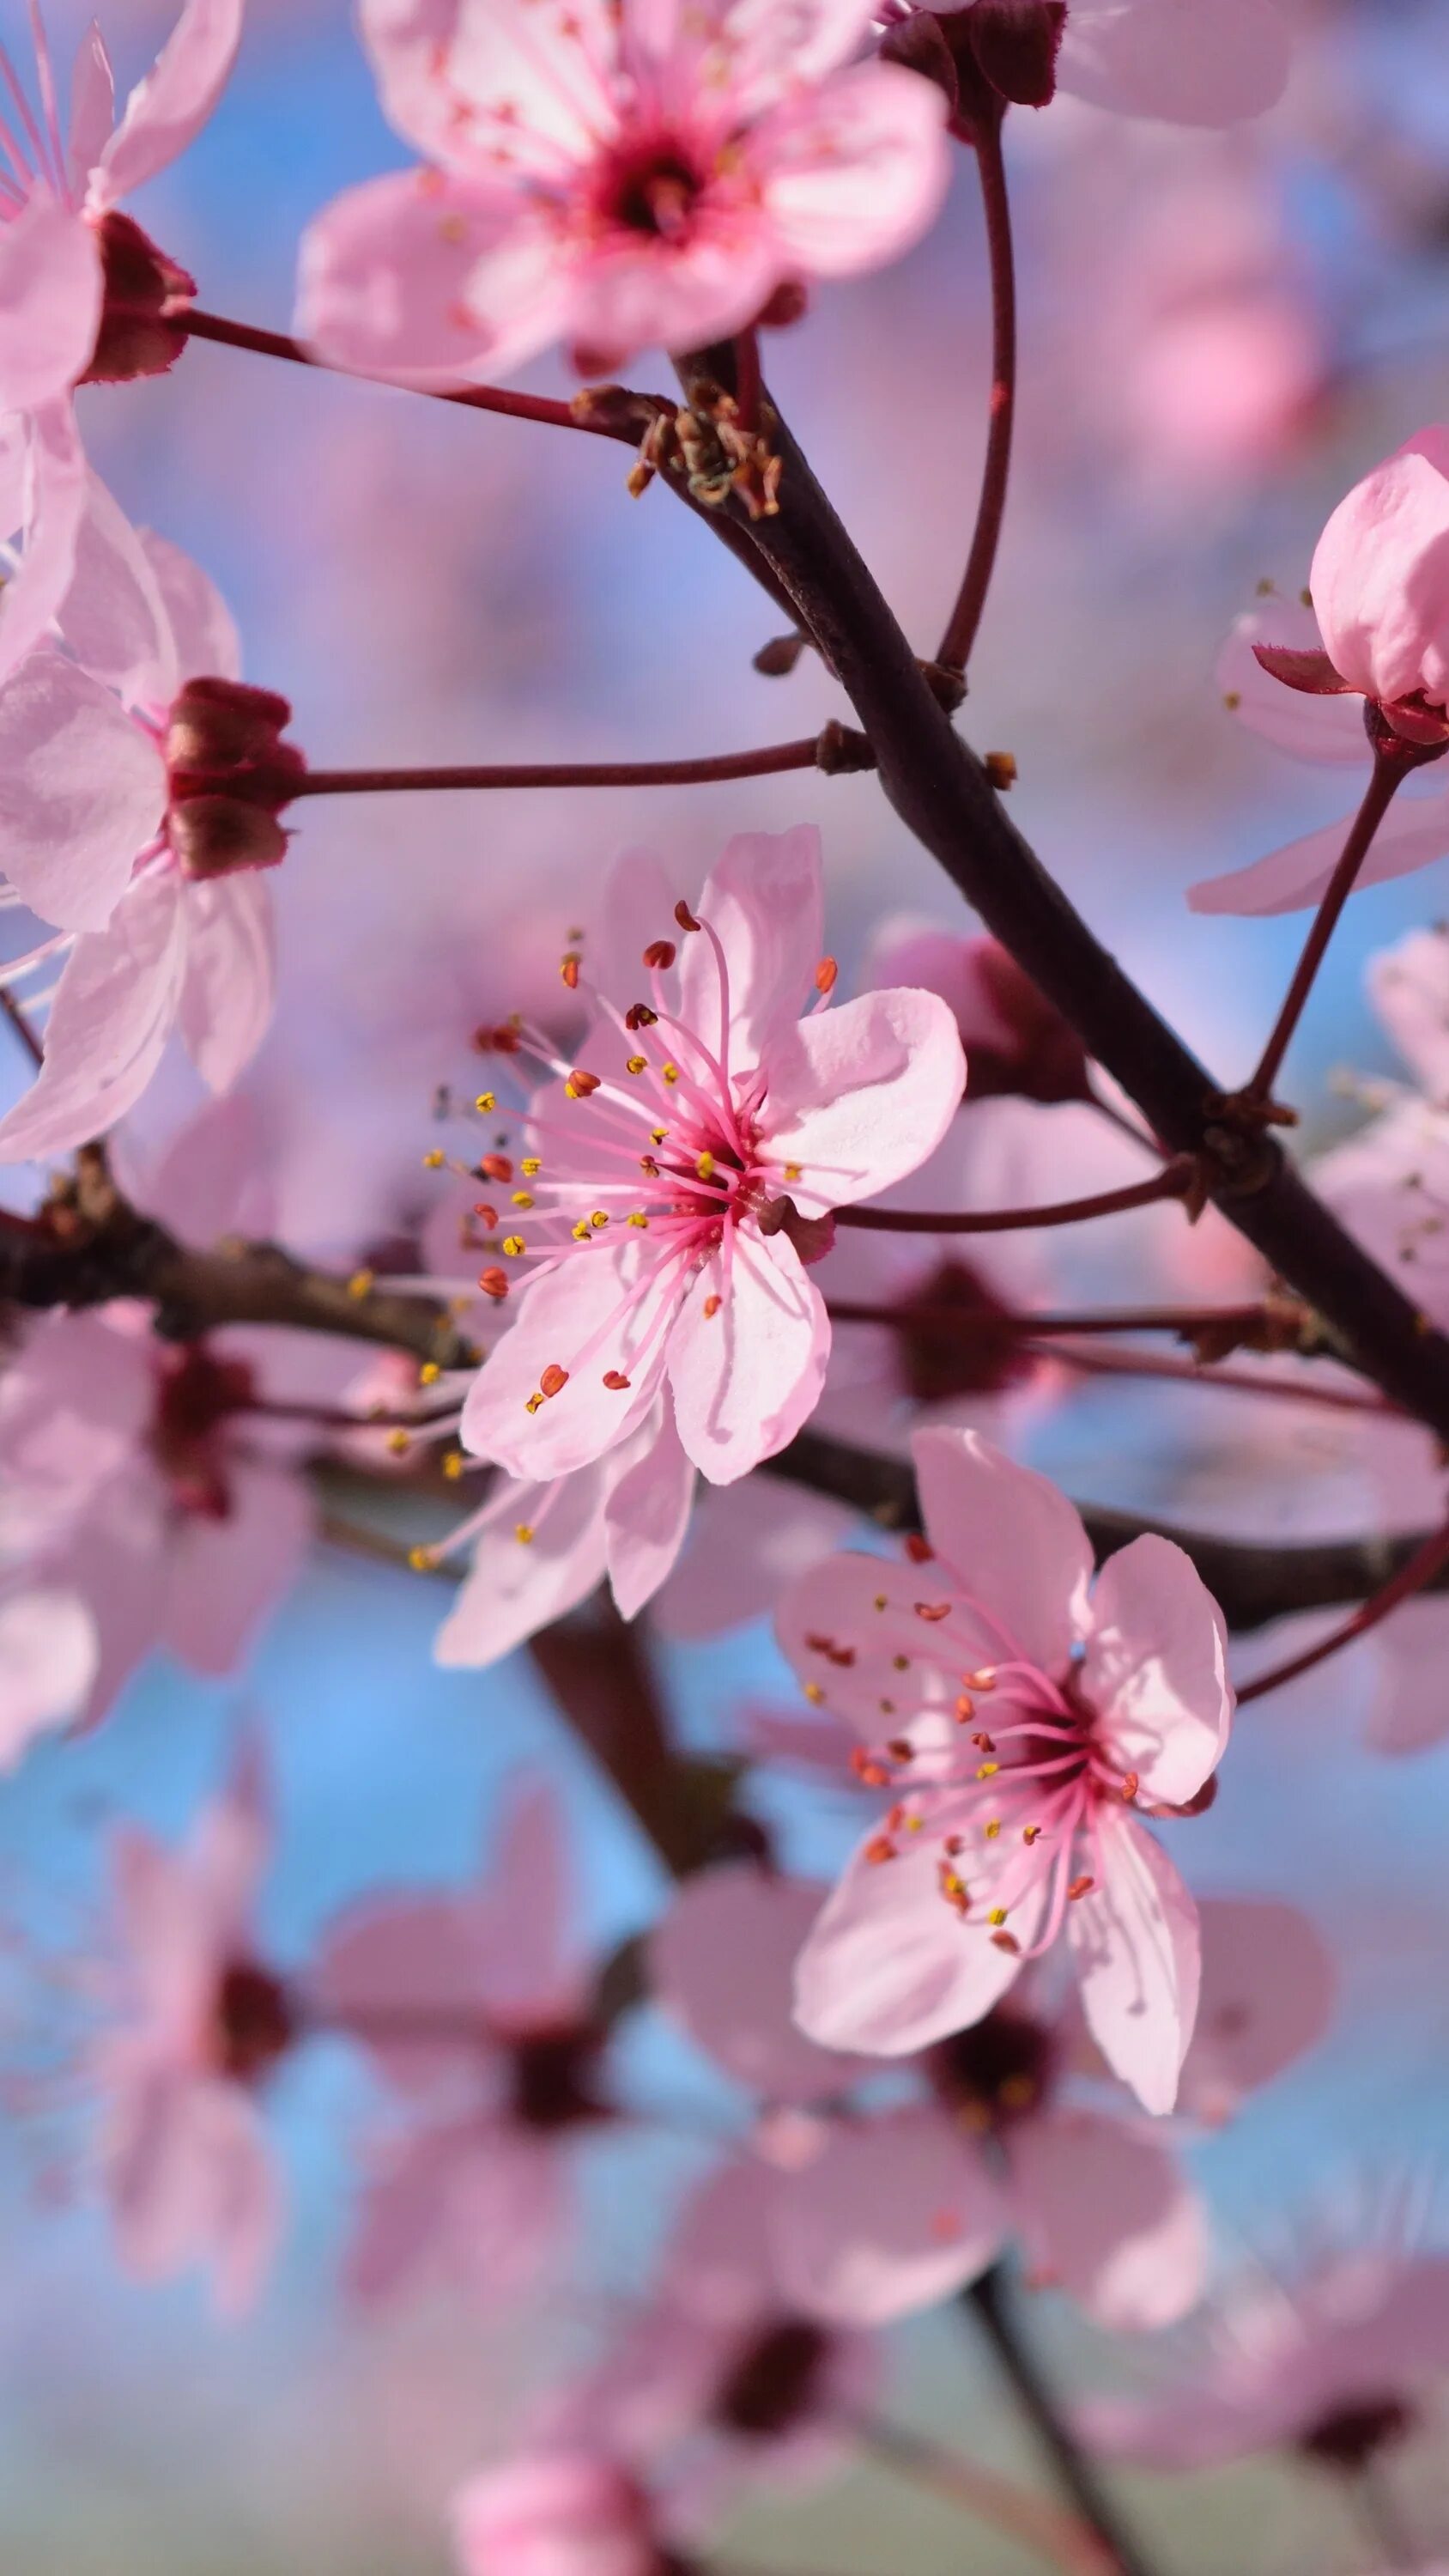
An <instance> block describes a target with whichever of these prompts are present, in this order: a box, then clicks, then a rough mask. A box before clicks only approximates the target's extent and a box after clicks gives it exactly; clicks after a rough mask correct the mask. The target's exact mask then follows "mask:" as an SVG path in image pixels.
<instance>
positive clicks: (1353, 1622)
mask: <svg viewBox="0 0 1449 2576" xmlns="http://www.w3.org/2000/svg"><path fill="white" fill-rule="evenodd" d="M1445 1564H1449V1522H1446V1523H1445V1525H1444V1527H1443V1529H1439V1530H1435V1532H1434V1533H1433V1536H1432V1537H1430V1538H1426V1539H1425V1541H1424V1544H1423V1546H1422V1547H1421V1548H1419V1549H1418V1550H1417V1551H1416V1553H1415V1554H1414V1555H1413V1556H1411V1557H1410V1559H1409V1562H1408V1564H1407V1565H1406V1566H1403V1567H1401V1569H1400V1571H1399V1572H1398V1573H1397V1574H1396V1575H1395V1576H1394V1577H1393V1580H1392V1581H1391V1582H1389V1583H1385V1584H1383V1585H1382V1586H1381V1588H1380V1589H1379V1590H1378V1591H1377V1592H1374V1593H1371V1594H1370V1596H1369V1598H1368V1600H1367V1601H1364V1602H1362V1603H1361V1604H1360V1606H1359V1608H1358V1609H1357V1610H1355V1611H1354V1613H1353V1615H1352V1617H1351V1618H1348V1619H1345V1620H1344V1621H1343V1622H1342V1624H1341V1626H1339V1627H1337V1628H1335V1629H1334V1630H1333V1632H1332V1634H1331V1635H1330V1636H1327V1637H1320V1639H1319V1641H1318V1643H1317V1645H1316V1646H1308V1647H1306V1648H1305V1650H1304V1652H1303V1653H1302V1654H1301V1655H1292V1656H1290V1657H1289V1659H1288V1661H1287V1663H1286V1664H1275V1665H1274V1666H1273V1668H1272V1670H1271V1672H1266V1673H1259V1674H1258V1675H1257V1676H1256V1678H1255V1679H1254V1680H1253V1681H1250V1682H1245V1683H1244V1684H1243V1687H1242V1689H1241V1690H1240V1691H1239V1693H1238V1706H1239V1707H1240V1708H1241V1707H1242V1706H1243V1703H1244V1701H1245V1700H1250V1699H1261V1698H1262V1697H1263V1695H1264V1693H1265V1692H1266V1691H1271V1690H1278V1689H1280V1688H1281V1687H1282V1685H1283V1683H1284V1682H1291V1681H1296V1680H1297V1678H1298V1676H1299V1674H1300V1673H1311V1672H1312V1670H1313V1668H1314V1666H1315V1664H1323V1663H1326V1662H1327V1661H1328V1658H1329V1656H1330V1655H1336V1654H1338V1653H1339V1651H1340V1649H1341V1648H1342V1647H1344V1646H1351V1645H1352V1644H1353V1641H1354V1639H1355V1637H1363V1636H1367V1634H1368V1631H1369V1630H1370V1628H1377V1626H1378V1625H1379V1622H1380V1620H1382V1619H1387V1617H1388V1615H1389V1612H1390V1611H1391V1610H1397V1609H1398V1607H1399V1604H1400V1602H1402V1601H1412V1599H1413V1597H1414V1594H1415V1593H1416V1592H1422V1591H1423V1589H1424V1586H1425V1585H1426V1584H1427V1583H1432V1582H1433V1579H1434V1577H1435V1575H1436V1574H1437V1573H1438V1571H1439V1568H1440V1567H1441V1565H1445Z"/></svg>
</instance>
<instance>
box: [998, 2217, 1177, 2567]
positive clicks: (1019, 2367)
mask: <svg viewBox="0 0 1449 2576" xmlns="http://www.w3.org/2000/svg"><path fill="white" fill-rule="evenodd" d="M962 2297H963V2298H964V2300H965V2302H966V2304H967V2306H968V2307H969V2308H970V2309H971V2311H972V2313H973V2315H974V2316H975V2318H976V2321H977V2323H978V2325H979V2326H980V2327H981V2329H982V2331H983V2333H984V2334H985V2336H986V2340H987V2342H988V2343H989V2344H990V2346H991V2350H992V2353H993V2355H994V2356H995V2359H996V2361H997V2363H998V2364H999V2366H1000V2368H1001V2370H1002V2373H1003V2375H1004V2376H1005V2378H1006V2379H1007V2381H1008V2382H1009V2384H1010V2386H1011V2388H1012V2391H1013V2393H1014V2394H1015V2397H1016V2400H1017V2403H1018V2405H1019V2406H1020V2407H1021V2410H1022V2413H1023V2414H1024V2415H1025V2416H1026V2418H1027V2421H1028V2423H1029V2424H1030V2425H1031V2426H1032V2429H1033V2431H1034V2432H1035V2433H1036V2436H1037V2439H1038V2440H1039V2442H1040V2443H1041V2446H1042V2448H1043V2450H1044V2451H1045V2452H1046V2454H1047V2456H1048V2458H1049V2459H1050V2461H1051V2463H1052V2466H1053V2468H1054V2469H1055V2471H1056V2474H1057V2478H1058V2481H1059V2482H1060V2485H1061V2488H1062V2491H1063V2493H1064V2494H1065V2495H1067V2496H1069V2497H1070V2499H1071V2501H1072V2504H1073V2505H1074V2506H1075V2508H1076V2510H1077V2512H1078V2513H1079V2514H1080V2515H1081V2516H1082V2519H1083V2521H1084V2522H1086V2523H1088V2524H1089V2525H1090V2527H1091V2529H1092V2530H1093V2531H1094V2532H1095V2533H1096V2534H1097V2537H1098V2539H1099V2540H1100V2541H1101V2544H1102V2549H1103V2553H1104V2556H1105V2560H1106V2564H1107V2565H1108V2566H1109V2567H1111V2568H1112V2569H1114V2570H1116V2571H1117V2576H1151V2567H1150V2562H1149V2561H1148V2560H1147V2559H1146V2558H1145V2557H1144V2556H1143V2554H1142V2551H1141V2550H1140V2549H1139V2547H1138V2545H1137V2543H1136V2541H1135V2540H1133V2539H1132V2538H1131V2536H1130V2535H1129V2533H1128V2532H1127V2531H1126V2530H1125V2529H1124V2527H1123V2524H1122V2522H1121V2519H1120V2517H1119V2515H1118V2512H1117V2508H1116V2505H1115V2504H1114V2503H1113V2501H1112V2499H1111V2497H1110V2496H1109V2495H1108V2493H1107V2491H1106V2488H1105V2487H1104V2486H1103V2484H1102V2481H1101V2479H1100V2478H1099V2477H1098V2475H1097V2471H1096V2468H1095V2467H1094V2465H1093V2463H1092V2461H1091V2460H1090V2459H1089V2458H1088V2456H1087V2454H1086V2452H1085V2451H1084V2450H1083V2449H1082V2446H1081V2444H1080V2442H1079V2441H1078V2440H1077V2438H1076V2435H1075V2434H1074V2433H1073V2431H1072V2429H1071V2426H1070V2424H1069V2423H1068V2421H1067V2418H1066V2416H1065V2414H1064V2412H1063V2410H1062V2408H1061V2407H1060V2406H1059V2405H1058V2404H1057V2401H1056V2398H1055V2396H1054V2395H1053V2393H1052V2390H1051V2388H1050V2386H1049V2385H1048V2383H1047V2380H1046V2377H1045V2374H1044V2373H1043V2372H1042V2370H1041V2368H1040V2367H1039V2365H1038V2363H1037V2360H1036V2357H1035V2355H1034V2354H1033V2352H1032V2351H1031V2348H1030V2346H1029V2344H1028V2343H1027V2341H1026V2339H1025V2337H1024V2336H1023V2334H1022V2331H1021V2327H1020V2325H1019V2323H1018V2321H1017V2319H1016V2317H1015V2316H1014V2314H1013V2312H1012V2304H1011V2300H1010V2294H1009V2292H1008V2289H1007V2285H1006V2280H1005V2276H1004V2274H1003V2272H1002V2269H1001V2266H1000V2265H999V2264H996V2265H993V2267H992V2269H991V2270H990V2271H989V2272H983V2273H982V2275H981V2278H980V2280H979V2281H974V2282H973V2283H972V2285H971V2287H970V2288H969V2289H968V2290H965V2291H963V2292H962Z"/></svg>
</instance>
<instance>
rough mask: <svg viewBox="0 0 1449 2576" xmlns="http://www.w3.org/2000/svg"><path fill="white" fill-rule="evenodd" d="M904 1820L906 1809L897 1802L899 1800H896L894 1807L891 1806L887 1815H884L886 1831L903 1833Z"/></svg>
mask: <svg viewBox="0 0 1449 2576" xmlns="http://www.w3.org/2000/svg"><path fill="white" fill-rule="evenodd" d="M905 1822H906V1811H905V1808H904V1807H903V1806H901V1805H900V1804H899V1802H897V1804H896V1805H895V1806H894V1807H892V1809H891V1811H890V1813H889V1815H888V1816H887V1817H886V1831H887V1832H888V1833H892V1834H899V1833H903V1832H904V1830H905Z"/></svg>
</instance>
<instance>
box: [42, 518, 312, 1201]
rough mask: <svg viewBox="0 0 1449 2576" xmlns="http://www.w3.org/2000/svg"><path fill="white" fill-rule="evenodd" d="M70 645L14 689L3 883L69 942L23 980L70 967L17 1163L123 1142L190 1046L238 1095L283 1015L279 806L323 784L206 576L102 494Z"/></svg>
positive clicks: (74, 595) (49, 1024) (54, 1006)
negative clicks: (124, 1130)
mask: <svg viewBox="0 0 1449 2576" xmlns="http://www.w3.org/2000/svg"><path fill="white" fill-rule="evenodd" d="M62 631H63V635H64V638H65V642H66V644H67V645H68V647H69V650H68V651H66V652H61V651H57V650H56V649H55V648H54V646H52V645H50V644H46V645H42V646H41V647H39V648H38V649H37V650H36V651H35V652H33V653H31V654H30V655H28V656H27V658H26V659H25V660H24V661H23V662H21V664H20V665H19V667H18V668H17V669H16V670H14V671H13V672H12V673H11V675H10V677H9V678H8V679H7V680H5V681H4V682H3V684H0V768H3V778H4V784H3V788H0V867H3V869H4V872H5V874H6V876H7V877H8V878H9V880H10V883H11V884H12V885H13V886H14V888H15V890H16V892H17V893H18V894H19V895H20V897H21V898H22V900H23V901H24V902H25V903H27V904H28V905H29V906H30V907H31V909H32V910H33V911H35V912H37V913H39V914H40V915H41V917H42V919H44V920H47V921H53V922H55V923H57V924H58V925H59V927H60V932H61V934H62V935H61V936H59V937H57V938H53V939H48V940H45V941H43V942H42V943H41V944H40V946H39V947H38V948H37V949H35V950H34V951H33V952H32V954H31V957H30V959H29V960H28V961H23V962H24V963H25V964H26V965H27V966H29V967H34V968H40V967H50V966H52V965H53V961H54V960H55V958H56V957H57V956H60V955H64V956H65V961H66V962H65V965H64V969H63V971H62V973H61V976H60V980H59V983H58V985H57V986H56V989H55V993H54V997H53V999H52V1001H51V1002H50V1005H49V1009H48V1015H47V1020H46V1029H45V1061H44V1064H43V1066H42V1068H41V1070H40V1073H39V1074H38V1076H37V1078H36V1080H35V1082H34V1083H33V1085H32V1086H31V1089H30V1090H29V1092H28V1093H27V1094H26V1096H25V1098H24V1099H23V1100H22V1101H20V1102H19V1103H18V1104H17V1106H16V1107H15V1108H14V1109H12V1110H11V1111H10V1113H9V1115H8V1116H7V1117H6V1118H5V1119H3V1120H0V1160H4V1161H9V1162H19V1161H24V1160H27V1159H29V1158H31V1157H35V1156H44V1155H49V1154H60V1153H65V1152H68V1151H69V1150H70V1149H71V1148H72V1147H74V1146H76V1145H79V1144H82V1143H84V1142H85V1140H86V1139H87V1138H88V1137H91V1136H95V1135H99V1134H102V1133H104V1132H105V1130H106V1129H107V1128H109V1127H111V1126H113V1125H114V1123H115V1121H116V1120H117V1119H118V1118H120V1117H121V1116H122V1115H123V1114H124V1113H125V1111H126V1110H128V1109H130V1108H131V1107H132V1106H133V1105H134V1103H135V1102H136V1101H137V1100H138V1099H139V1098H140V1096H141V1093H142V1092H143V1091H144V1090H145V1088H146V1085H147V1083H148V1082H149V1081H150V1079H151V1077H152V1075H153V1074H154V1072H155V1071H156V1068H157V1066H158V1064H159V1063H160V1060H161V1056H162V1053H163V1051H164V1049H165V1046H166V1042H167V1039H168V1037H169V1036H170V1034H171V1032H172V1030H173V1029H179V1031H180V1034H181V1036H182V1038H183V1040H184V1042H185V1045H186V1048H187V1051H188V1053H189V1054H190V1056H191V1058H192V1061H193V1062H194V1064H195V1065H196V1068H197V1070H198V1072H199V1073H200V1074H201V1076H202V1078H203V1080H204V1081H205V1082H206V1083H207V1084H208V1085H209V1086H210V1088H211V1089H212V1090H213V1091H217V1092H221V1091H225V1090H227V1089H228V1088H229V1087H230V1085H231V1084H232V1083H233V1082H234V1081H235V1080H236V1078H237V1076H238V1074H239V1073H240V1072H241V1071H242V1069H243V1067H244V1066H245V1065H246V1064H247V1063H248V1062H249V1061H250V1059H251V1057H252V1056H253V1055H254V1054H255V1052H256V1049H257V1047H258V1046H259V1045H260V1043H261V1040H262V1038H263V1036H264V1035H265V1032H266V1028H267V1025H268V1022H269V1020H270V1018H271V1011H272V998H273V981H274V962H273V939H272V915H271V900H270V897H269V895H268V893H267V891H266V888H265V886H264V885H263V883H262V879H261V876H260V874H259V871H260V870H261V869H263V868H265V867H268V866H271V865H272V864H274V863H275V861H276V860H277V859H279V858H280V857H281V855H282V853H283V851H284V850H285V847H286V840H287V836H286V833H285V832H284V831H283V829H282V827H281V825H280V824H279V823H278V822H277V819H276V806H277V802H278V801H279V799H280V801H285V782H286V780H287V779H288V778H290V777H291V776H292V775H293V774H294V773H295V771H296V770H298V769H300V767H301V759H300V755H299V754H297V753H296V752H293V751H292V750H291V749H290V747H289V746H287V745H285V744H284V743H282V741H281V739H280V735H281V729H282V727H283V725H285V723H286V722H287V721H288V717H289V712H290V711H289V709H288V708H287V705H286V701H285V700H284V699H281V698H274V697H272V696H271V695H270V694H269V693H268V692H266V691H263V690H253V689H248V688H247V687H245V685H244V684H243V683H242V682H241V680H240V678H239V676H238V675H239V667H240V648H239V645H238V641H237V636H236V629H235V627H234V625H233V623H232V620H231V617H230V615H229V613H228V611H227V609H226V608H225V606H224V604H223V602H222V600H221V599H220V597H219V596H218V594H217V592H216V591H215V590H214V589H213V588H212V585H211V583H210V582H209V581H208V580H207V578H206V576H205V574H204V573H202V572H201V571H200V570H199V569H198V567H197V566H196V565H195V564H193V563H191V562H190V561H189V560H188V558H187V557H186V556H185V555H183V554H181V553H180V552H179V551H178V550H177V549H176V548H175V547H174V546H171V545H169V544H167V543H166V542H165V541H164V540H163V539H161V538H158V537H153V536H150V535H139V536H138V535H137V534H136V532H135V531H134V530H133V529H132V528H131V527H130V526H129V525H128V523H127V522H126V520H125V518H124V517H123V516H122V514H121V512H120V511H119V510H118V509H117V507H116V505H115V503H114V501H112V499H111V498H110V495H109V494H108V493H107V492H106V491H105V490H104V488H103V487H102V486H101V485H100V484H99V483H97V482H95V481H94V479H93V480H92V482H91V485H90V493H89V501H88V505H87V511H86V517H85V521H84V524H83V527H82V529H81V534H80V551H79V560H78V567H77V573H76V579H75V583H74V585H73V587H72V590H71V593H70V596H69V598H68V600H67V603H66V607H65V611H64V616H63V629H62ZM183 684H184V685H183ZM274 787H275V790H276V792H275V793H274V792H273V791H274ZM254 790H255V792H256V795H257V796H259V797H260V801H259V802H258V801H255V797H254V792H253V791H254ZM9 971H10V973H11V975H12V976H13V975H15V974H16V973H17V971H18V969H17V968H16V967H12V968H11V969H10V970H9Z"/></svg>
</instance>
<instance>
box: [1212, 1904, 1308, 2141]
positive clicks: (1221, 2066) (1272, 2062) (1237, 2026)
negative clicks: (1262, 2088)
mask: <svg viewBox="0 0 1449 2576" xmlns="http://www.w3.org/2000/svg"><path fill="white" fill-rule="evenodd" d="M1198 1924H1199V1930H1200V1933H1201V1936H1202V1979H1201V1989H1200V1992H1199V1996H1198V2008H1197V2024H1196V2027H1195V2029H1194V2031H1193V2036H1192V2046H1191V2047H1190V2048H1189V2050H1188V2052H1187V2055H1186V2057H1185V2058H1184V2060H1183V2067H1182V2082H1181V2085H1180V2088H1179V2092H1178V2103H1179V2107H1180V2108H1181V2109H1182V2110H1183V2111H1184V2112H1185V2113H1187V2114H1188V2116H1189V2117H1191V2118H1193V2119H1197V2120H1207V2121H1211V2122H1213V2123H1214V2124H1216V2123H1218V2122H1220V2121H1223V2120H1228V2119H1231V2118H1232V2116H1233V2114H1234V2113H1235V2112H1236V2111H1237V2110H1238V2109H1239V2107H1240V2105H1241V2103H1242V2101H1243V2099H1244V2097H1245V2096H1246V2095H1247V2094H1249V2093H1251V2092H1255V2091H1256V2089H1257V2087H1258V2086H1259V2085H1260V2084H1266V2083H1268V2082H1269V2081H1270V2079H1271V2078H1272V2077H1273V2076H1275V2075H1277V2074H1279V2073H1281V2071H1282V2069H1283V2068H1284V2067H1285V2066H1291V2065H1292V2063H1293V2061H1294V2059H1295V2058H1297V2057H1301V2056H1303V2055H1304V2053H1305V2051H1306V2050H1308V2049H1310V2048H1312V2047H1313V2046H1314V2045H1315V2043H1316V2042H1317V2041H1318V2040H1320V2039H1321V2038H1322V2037H1323V2034H1324V2032H1325V2031H1326V2030H1327V2028H1328V2026H1329V2023H1330V2021H1331V2020H1332V2018H1333V2007H1334V2001H1335V1997H1336V1992H1337V1983H1338V1980H1337V1977H1336V1974H1335V1971H1334V1963H1333V1960H1332V1957H1331V1956H1330V1954H1329V1951H1328V1949H1327V1946H1326V1944H1325V1943H1324V1941H1323V1940H1322V1938H1321V1936H1320V1935H1319V1934H1318V1933H1317V1932H1316V1931H1315V1930H1314V1928H1313V1925H1312V1924H1311V1923H1310V1922H1309V1920H1308V1918H1307V1916H1306V1915H1303V1914H1300V1913H1299V1911H1298V1909H1297V1907H1296V1906H1293V1905H1281V1904H1279V1903H1278V1902H1277V1900H1276V1899H1275V1898H1273V1897H1262V1896H1255V1897H1246V1896H1244V1897H1225V1896H1213V1897H1205V1898H1203V1900H1202V1901H1201V1903H1200V1904H1199V1906H1198Z"/></svg>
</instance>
